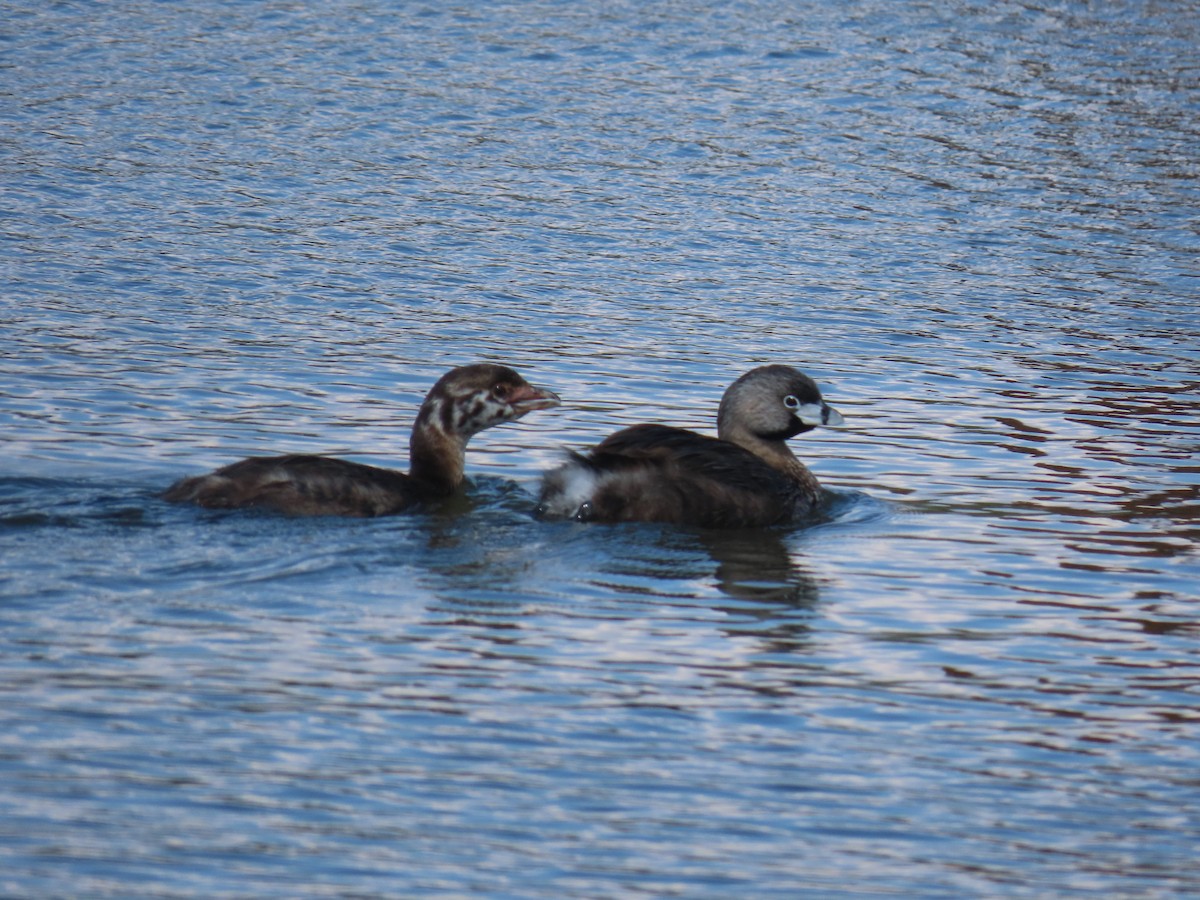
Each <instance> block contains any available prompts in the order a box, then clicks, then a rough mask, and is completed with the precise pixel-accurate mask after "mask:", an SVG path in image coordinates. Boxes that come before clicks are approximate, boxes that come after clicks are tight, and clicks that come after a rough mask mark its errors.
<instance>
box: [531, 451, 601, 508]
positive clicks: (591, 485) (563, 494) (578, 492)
mask: <svg viewBox="0 0 1200 900" xmlns="http://www.w3.org/2000/svg"><path fill="white" fill-rule="evenodd" d="M551 477H552V478H553V479H554V487H555V491H554V493H553V494H551V495H549V496H548V497H546V498H545V499H544V500H543V501H542V502H543V503H544V504H545V507H546V512H548V513H550V514H551V515H554V516H573V515H575V513H577V512H578V511H579V507H581V506H583V504H584V503H586V502H587V501H589V500H591V499H592V494H594V493H595V491H596V487H597V486H598V485H599V484H600V476H599V475H597V474H596V473H595V472H592V471H591V470H589V469H585V468H584V467H583V466H580V465H578V464H576V463H567V464H566V465H565V466H563V467H562V468H561V469H559V470H558V471H556V472H554V473H553V474H552V476H551Z"/></svg>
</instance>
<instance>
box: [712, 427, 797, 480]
mask: <svg viewBox="0 0 1200 900" xmlns="http://www.w3.org/2000/svg"><path fill="white" fill-rule="evenodd" d="M719 434H720V436H721V440H724V441H729V442H730V443H733V444H737V445H738V446H739V447H744V448H745V449H747V450H749V451H750V452H751V453H753V454H754V455H755V456H757V457H758V458H759V459H761V460H762V461H763V462H765V463H767V464H768V465H769V466H771V467H772V468H775V469H778V470H779V471H780V472H782V473H783V474H785V475H787V476H788V478H790V479H792V480H793V481H795V482H796V483H797V484H800V485H803V486H804V487H805V489H807V490H810V491H816V490H818V489H819V488H820V485H819V484H818V482H817V476H816V475H814V474H813V473H812V472H810V471H809V470H808V467H807V466H806V465H804V463H802V462H800V460H798V459H797V458H796V454H794V453H793V452H792V448H791V447H789V446H788V445H787V441H772V440H766V439H764V438H761V437H759V436H758V435H756V434H752V433H751V432H749V431H747V430H746V429H744V428H724V429H721V430H720V432H719Z"/></svg>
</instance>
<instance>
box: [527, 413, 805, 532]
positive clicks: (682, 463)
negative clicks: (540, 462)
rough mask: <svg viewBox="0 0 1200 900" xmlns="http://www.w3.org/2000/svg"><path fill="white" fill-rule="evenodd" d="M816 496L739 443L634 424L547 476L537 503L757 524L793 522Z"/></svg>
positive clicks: (717, 524)
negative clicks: (539, 501)
mask: <svg viewBox="0 0 1200 900" xmlns="http://www.w3.org/2000/svg"><path fill="white" fill-rule="evenodd" d="M815 500H816V497H815V496H814V495H812V493H811V492H810V491H808V490H807V489H806V487H805V485H803V484H801V483H799V482H797V480H796V479H793V478H790V477H788V475H787V474H785V473H784V472H781V471H780V470H778V469H775V468H774V467H772V466H770V465H768V464H767V463H766V462H764V461H763V460H761V459H760V458H759V457H757V456H756V455H754V454H753V453H751V452H750V451H748V450H745V449H743V448H742V447H739V446H737V445H736V444H732V443H729V442H728V441H722V440H718V439H716V438H711V437H705V436H704V435H701V434H697V433H695V432H693V431H688V430H686V429H682V428H673V427H670V426H666V425H635V426H633V427H631V428H626V429H623V430H622V431H618V432H617V433H615V434H613V435H611V436H610V437H608V438H607V439H605V440H604V441H603V442H602V443H600V444H598V445H597V446H596V447H595V448H593V449H592V450H591V452H590V453H588V454H587V455H581V454H572V457H571V459H570V461H569V462H567V464H566V465H564V466H562V467H561V468H559V469H557V470H555V471H553V472H551V473H550V474H549V475H547V477H546V480H545V483H544V484H543V488H542V497H541V504H540V507H539V508H540V509H541V510H542V511H543V512H544V513H545V514H547V515H550V516H563V517H573V518H579V519H583V520H588V521H599V522H626V521H641V522H672V523H678V524H690V525H697V526H700V527H707V528H752V527H760V526H767V525H776V524H782V523H785V522H789V521H792V520H793V519H795V518H796V517H797V515H799V514H801V513H802V512H806V511H808V510H809V509H811V507H812V505H813V504H814V503H815Z"/></svg>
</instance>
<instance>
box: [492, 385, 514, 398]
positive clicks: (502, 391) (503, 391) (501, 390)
mask: <svg viewBox="0 0 1200 900" xmlns="http://www.w3.org/2000/svg"><path fill="white" fill-rule="evenodd" d="M510 390H511V388H509V386H508V385H507V384H505V383H504V382H503V381H501V382H500V383H499V384H497V385H496V386H495V387H494V388H492V395H493V396H494V397H495V398H496V399H497V400H503V399H504V398H505V397H507V396H508V392H509V391H510Z"/></svg>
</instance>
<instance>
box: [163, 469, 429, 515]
mask: <svg viewBox="0 0 1200 900" xmlns="http://www.w3.org/2000/svg"><path fill="white" fill-rule="evenodd" d="M163 499H165V500H169V501H171V502H175V503H185V502H192V503H196V504H198V505H200V506H204V507H208V508H210V509H238V508H243V507H263V508H268V509H275V510H279V511H280V512H284V513H288V514H290V515H338V516H382V515H388V514H390V513H395V512H400V511H401V510H403V509H405V508H406V507H408V506H411V505H413V504H414V503H417V502H419V501H420V500H422V499H425V498H424V497H423V496H422V495H421V492H420V491H419V489H418V487H417V486H416V485H415V484H414V483H413V480H412V479H411V478H410V477H409V476H408V475H405V474H404V473H403V472H395V471H391V470H389V469H380V468H376V467H375V466H366V465H362V464H361V463H354V462H348V461H346V460H341V459H332V458H329V457H325V456H272V457H252V458H250V459H244V460H242V461H241V462H236V463H233V464H232V465H228V466H225V467H224V468H221V469H217V470H216V471H215V472H210V473H209V474H207V475H199V476H197V477H195V478H185V479H183V480H182V481H179V482H176V483H175V484H174V485H172V486H171V487H170V488H169V489H168V490H167V491H166V493H164V494H163Z"/></svg>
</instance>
